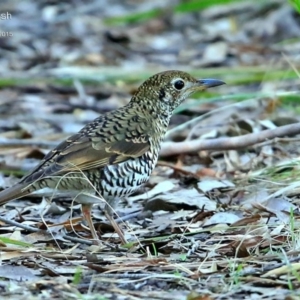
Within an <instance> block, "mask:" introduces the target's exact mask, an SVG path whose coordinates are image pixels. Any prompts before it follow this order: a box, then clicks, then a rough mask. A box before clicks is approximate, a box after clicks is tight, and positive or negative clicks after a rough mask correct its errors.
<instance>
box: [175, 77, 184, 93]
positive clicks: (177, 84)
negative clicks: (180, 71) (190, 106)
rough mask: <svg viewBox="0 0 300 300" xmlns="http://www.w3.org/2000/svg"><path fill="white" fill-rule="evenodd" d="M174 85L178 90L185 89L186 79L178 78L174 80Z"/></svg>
mask: <svg viewBox="0 0 300 300" xmlns="http://www.w3.org/2000/svg"><path fill="white" fill-rule="evenodd" d="M174 87H175V89H176V90H182V89H183V87H184V81H183V80H180V79H179V80H176V81H175V82H174Z"/></svg>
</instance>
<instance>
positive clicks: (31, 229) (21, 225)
mask: <svg viewBox="0 0 300 300" xmlns="http://www.w3.org/2000/svg"><path fill="white" fill-rule="evenodd" d="M0 221H1V222H4V223H6V224H10V225H12V226H16V227H19V228H22V229H24V230H27V231H29V232H47V231H45V230H41V229H38V228H34V227H31V226H28V225H24V224H21V223H18V222H16V221H13V220H8V219H6V218H3V217H1V216H0Z"/></svg>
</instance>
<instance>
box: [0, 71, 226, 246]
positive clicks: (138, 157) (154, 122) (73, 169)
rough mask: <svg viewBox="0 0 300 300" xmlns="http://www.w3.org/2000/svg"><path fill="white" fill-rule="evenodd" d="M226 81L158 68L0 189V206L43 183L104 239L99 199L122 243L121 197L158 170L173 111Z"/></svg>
mask: <svg viewBox="0 0 300 300" xmlns="http://www.w3.org/2000/svg"><path fill="white" fill-rule="evenodd" d="M222 84H225V82H223V81H221V80H218V79H196V78H194V77H193V76H192V75H190V74H188V73H186V72H183V71H179V70H169V71H164V72H160V73H157V74H155V75H153V76H151V77H150V78H148V79H147V80H146V81H144V82H143V83H142V84H141V85H140V87H139V88H138V89H137V90H136V92H135V93H134V94H133V96H132V98H131V100H130V101H129V103H128V104H127V105H125V106H123V107H121V108H118V109H116V110H113V111H110V112H108V113H106V114H102V115H100V116H99V117H97V118H96V119H95V120H93V121H92V122H90V123H88V124H87V125H85V126H84V127H83V128H82V129H81V130H80V131H79V132H78V133H76V134H74V135H72V136H70V137H69V138H67V139H66V140H64V141H63V142H61V143H60V144H59V145H58V146H57V147H55V148H54V149H53V150H51V151H50V152H49V153H48V154H46V155H45V157H44V159H42V160H41V162H40V163H39V164H38V165H37V166H36V167H35V168H33V170H31V172H29V174H28V175H25V176H24V177H23V178H22V179H20V181H19V182H18V183H16V184H14V185H13V186H11V187H9V188H7V189H4V190H3V191H1V192H0V205H3V204H5V203H7V202H8V201H11V200H14V199H19V198H23V197H25V196H27V195H30V194H32V193H35V192H37V191H39V190H42V189H44V188H50V189H52V190H54V191H64V192H67V193H69V194H70V195H71V196H72V197H74V198H73V199H74V201H76V202H77V203H79V204H81V208H82V213H83V217H84V219H85V220H86V222H87V224H88V226H89V229H90V232H91V235H92V237H93V241H94V242H95V241H96V243H98V242H99V243H100V240H99V237H98V234H97V232H96V230H95V227H94V225H93V221H92V215H91V208H92V206H93V205H94V204H98V203H99V201H102V200H101V199H104V200H105V202H106V205H105V208H104V213H105V216H106V217H107V219H108V220H109V221H110V223H111V225H112V226H113V228H114V229H115V231H116V232H117V233H118V235H119V237H120V240H121V242H122V243H123V244H125V243H126V242H127V241H126V239H125V237H124V234H123V232H122V230H121V228H120V227H119V226H118V224H117V223H116V221H115V220H114V219H113V209H114V207H115V206H116V205H117V203H118V201H119V199H120V198H122V197H125V196H129V195H130V194H132V193H134V192H135V191H137V190H138V189H139V188H140V187H141V186H142V185H143V184H144V183H145V182H147V180H148V179H149V177H150V174H151V172H152V170H153V169H154V167H155V165H156V163H157V160H158V156H159V151H160V147H161V143H162V141H163V139H164V136H165V133H166V132H167V129H168V125H169V121H170V118H171V116H172V114H173V112H174V110H175V109H176V108H177V107H178V106H179V105H180V104H181V103H182V102H183V101H184V100H185V99H186V98H187V97H189V96H190V95H191V94H192V93H194V92H197V91H203V90H206V89H207V88H211V87H216V86H219V85H222Z"/></svg>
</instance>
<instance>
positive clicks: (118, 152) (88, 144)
mask: <svg viewBox="0 0 300 300" xmlns="http://www.w3.org/2000/svg"><path fill="white" fill-rule="evenodd" d="M107 116H108V115H105V116H104V117H99V118H98V119H96V120H94V121H93V122H92V123H89V124H88V125H87V126H85V127H84V128H83V129H82V130H81V131H80V132H79V133H77V134H75V135H73V136H71V137H70V138H68V139H67V140H65V141H64V142H62V143H60V144H59V145H58V146H57V147H56V148H55V149H53V150H52V151H50V152H49V153H48V154H47V155H46V156H45V158H44V159H43V160H42V161H41V163H40V164H39V165H38V166H37V167H36V168H35V169H34V170H33V171H32V172H31V173H30V174H29V175H27V176H26V177H24V178H23V179H22V180H21V182H22V183H31V182H33V181H35V180H37V179H41V178H45V177H49V176H55V175H61V174H65V173H67V172H72V171H85V170H90V169H94V168H101V167H104V166H106V165H109V164H110V165H112V164H117V163H120V162H123V161H126V160H127V159H129V158H135V157H139V156H141V155H143V154H144V153H145V152H147V151H148V150H149V148H150V136H149V126H148V125H150V124H148V123H147V120H146V119H143V118H142V117H141V116H137V115H134V114H132V115H129V116H127V119H124V114H121V115H120V116H119V118H118V115H116V116H115V115H114V117H115V118H111V119H110V118H109V117H107ZM122 116H123V119H122ZM150 130H151V129H150Z"/></svg>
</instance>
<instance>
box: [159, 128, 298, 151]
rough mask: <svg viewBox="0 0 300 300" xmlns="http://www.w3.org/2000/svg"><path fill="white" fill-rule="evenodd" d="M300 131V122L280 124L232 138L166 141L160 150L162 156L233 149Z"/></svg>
mask: <svg viewBox="0 0 300 300" xmlns="http://www.w3.org/2000/svg"><path fill="white" fill-rule="evenodd" d="M299 133H300V123H294V124H290V125H285V126H280V127H277V128H275V129H268V130H263V131H261V132H258V133H249V134H245V135H242V136H237V137H232V138H217V139H210V140H202V139H196V140H191V141H184V142H164V143H163V144H162V148H161V151H160V155H161V156H170V155H177V154H181V153H193V152H197V151H201V150H233V149H240V148H245V147H248V146H252V145H254V144H257V143H261V142H264V141H266V140H268V139H273V138H276V137H282V136H285V135H295V134H299Z"/></svg>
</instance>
